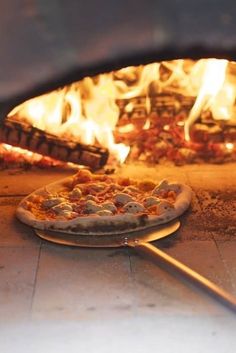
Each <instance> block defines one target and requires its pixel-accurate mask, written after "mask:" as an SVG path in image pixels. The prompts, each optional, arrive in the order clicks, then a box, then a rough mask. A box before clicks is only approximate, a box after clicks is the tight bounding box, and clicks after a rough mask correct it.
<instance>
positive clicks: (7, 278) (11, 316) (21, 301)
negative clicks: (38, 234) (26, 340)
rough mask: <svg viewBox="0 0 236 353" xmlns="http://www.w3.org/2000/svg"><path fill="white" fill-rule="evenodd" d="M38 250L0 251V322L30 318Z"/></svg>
mask: <svg viewBox="0 0 236 353" xmlns="http://www.w3.org/2000/svg"><path fill="white" fill-rule="evenodd" d="M38 254H39V248H19V247H16V248H6V247H5V248H0V322H1V323H3V322H4V323H6V322H8V321H13V322H16V321H18V320H20V321H22V320H26V319H29V317H30V309H31V303H32V296H33V291H34V282H35V276H36V269H37V265H38Z"/></svg>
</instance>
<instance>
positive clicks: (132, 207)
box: [124, 202, 145, 213]
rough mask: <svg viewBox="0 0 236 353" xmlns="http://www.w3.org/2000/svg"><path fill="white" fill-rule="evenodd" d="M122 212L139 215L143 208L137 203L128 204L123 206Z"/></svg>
mask: <svg viewBox="0 0 236 353" xmlns="http://www.w3.org/2000/svg"><path fill="white" fill-rule="evenodd" d="M124 211H125V212H126V213H139V212H144V211H145V208H144V207H143V205H142V204H141V203H139V202H128V203H127V204H126V205H125V206H124Z"/></svg>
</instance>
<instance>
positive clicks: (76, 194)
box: [69, 186, 82, 199]
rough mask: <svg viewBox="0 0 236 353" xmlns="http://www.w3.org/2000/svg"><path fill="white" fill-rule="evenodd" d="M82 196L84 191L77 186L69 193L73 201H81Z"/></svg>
mask: <svg viewBox="0 0 236 353" xmlns="http://www.w3.org/2000/svg"><path fill="white" fill-rule="evenodd" d="M81 196H82V191H81V190H80V188H79V187H77V186H76V187H75V188H74V189H73V190H72V191H71V192H69V197H70V198H72V199H80V198H81Z"/></svg>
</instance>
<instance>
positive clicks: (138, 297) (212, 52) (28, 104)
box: [0, 0, 236, 352]
mask: <svg viewBox="0 0 236 353" xmlns="http://www.w3.org/2000/svg"><path fill="white" fill-rule="evenodd" d="M0 10H1V11H0V16H1V21H0V45H1V53H0V65H1V73H0V122H1V124H0V169H1V171H0V178H1V186H0V210H1V214H2V220H1V224H0V233H1V234H2V235H1V238H0V274H1V272H2V273H3V281H2V282H1V283H2V284H1V283H0V298H2V302H4V303H5V304H4V305H2V304H0V313H2V314H1V315H2V317H3V316H4V317H8V319H7V320H6V321H7V322H8V321H9V322H11V324H12V323H13V324H18V322H19V321H21V322H22V319H24V320H25V323H26V326H27V325H28V324H29V322H30V325H31V324H32V326H33V327H34V325H35V322H36V321H37V320H42V322H46V323H47V324H48V321H47V320H48V319H52V320H57V319H60V320H62V322H63V324H66V322H67V323H68V322H69V321H70V322H71V320H72V321H76V320H77V321H78V322H79V325H80V324H81V322H82V321H81V320H85V321H86V325H87V324H88V326H89V325H90V324H91V325H95V324H94V323H95V322H96V320H97V319H98V318H101V317H103V320H104V322H105V323H107V322H108V321H109V320H115V321H114V322H115V323H114V322H113V323H112V324H111V325H110V324H109V323H108V325H105V326H106V329H108V331H109V333H110V334H113V332H114V327H115V326H116V320H120V317H123V318H125V320H126V321H127V322H129V320H130V322H131V321H132V325H134V327H136V329H137V330H138V328H137V322H138V321H135V320H136V318H137V319H138V320H139V319H141V322H146V323H147V325H148V323H156V322H157V320H164V321H163V322H165V325H169V324H170V322H173V319H174V320H176V321H175V322H177V326H178V325H179V327H183V328H184V330H186V327H190V326H191V325H189V322H190V321H191V320H192V322H193V323H194V320H195V319H196V317H197V318H198V319H199V318H200V321H201V318H202V317H203V316H205V317H207V318H208V321H209V327H208V326H207V325H206V326H207V327H206V331H205V336H204V334H203V333H202V331H201V330H200V329H199V327H200V328H201V325H199V324H198V328H197V329H196V327H195V326H194V324H193V327H194V328H195V332H190V331H191V330H190V331H189V335H190V336H191V335H192V336H191V337H193V338H194V337H197V335H199V342H200V339H201V337H202V336H203V337H205V338H204V339H205V341H206V342H208V344H206V346H205V347H202V346H201V344H200V343H199V342H198V348H199V347H200V346H201V351H202V352H205V351H206V352H207V350H204V349H205V348H207V349H208V351H209V349H214V350H215V352H218V350H217V349H218V347H221V348H222V347H224V344H225V342H226V341H227V342H230V344H231V345H230V348H229V349H228V350H227V352H232V351H233V350H230V349H231V348H232V345H233V335H232V327H233V325H234V323H232V320H231V319H232V318H231V316H230V315H231V313H229V312H225V311H224V309H223V308H222V307H220V305H218V303H214V302H213V301H211V299H209V300H208V299H206V298H205V297H204V295H203V294H202V293H200V292H198V291H197V290H196V288H195V291H194V290H193V288H192V287H189V285H188V284H186V286H185V285H183V284H182V282H181V281H179V279H178V277H175V276H174V277H171V278H172V279H170V277H169V275H168V274H166V273H165V272H162V270H160V269H159V268H156V267H155V266H154V265H152V264H149V263H148V262H145V260H144V259H140V258H138V257H137V256H135V255H134V252H133V251H132V249H131V250H130V249H129V250H124V251H123V250H118V251H114V250H109V249H106V250H104V251H103V250H101V251H98V250H94V249H93V250H91V249H87V250H82V249H76V250H72V249H71V248H60V247H59V246H58V247H57V246H56V245H48V244H47V243H46V242H44V241H41V240H39V239H37V238H36V236H35V234H34V233H33V231H32V230H31V229H29V228H28V227H26V226H24V225H22V224H20V223H19V222H18V221H17V220H16V219H15V216H14V212H15V208H16V206H17V204H18V203H19V202H20V200H21V198H22V197H23V196H25V195H27V194H29V193H30V192H32V191H33V190H35V189H37V188H39V187H40V186H43V185H45V184H47V183H49V182H52V181H54V180H58V179H60V178H62V177H64V176H65V175H70V174H72V173H74V172H75V171H76V170H77V169H78V168H81V167H82V168H84V167H86V168H89V169H91V170H92V171H97V172H99V173H118V174H120V175H125V176H130V177H138V178H149V177H150V178H154V179H155V178H156V179H158V180H159V179H162V178H165V177H167V178H170V179H172V180H177V181H180V182H184V183H187V184H189V185H190V186H191V188H192V189H193V200H192V204H191V207H190V210H188V211H187V212H186V213H185V214H184V215H183V216H182V217H181V227H180V229H179V230H178V231H177V232H176V233H175V235H174V236H173V237H172V238H170V239H169V240H168V239H167V240H162V241H160V242H159V245H160V247H161V248H162V249H164V250H165V251H166V252H168V253H170V254H174V255H175V256H176V257H177V258H179V259H180V260H182V261H184V262H186V263H187V264H189V265H190V266H191V267H194V268H195V269H196V270H197V271H199V272H201V273H203V274H204V275H205V276H206V277H209V278H210V279H211V280H212V281H213V282H216V283H217V284H218V285H219V286H221V287H224V288H225V289H226V290H228V291H229V292H231V293H234V294H235V293H236V292H235V286H236V276H235V273H236V272H235V268H236V262H235V256H234V253H235V249H236V245H235V244H236V243H235V236H236V182H235V180H236V168H235V162H236V24H235V20H234V19H235V17H236V6H235V2H234V1H231V0H228V1H226V2H221V1H220V0H216V1H213V0H212V1H210V0H208V1H203V0H198V1H195V2H193V1H186V0H176V1H170V0H166V1H159V0H158V1H154V0H147V1H132V0H126V1H123V0H121V1H115V0H111V1H107V0H101V1H99V2H95V1H90V0H88V1H86V2H84V1H76V0H71V1H63V0H52V1H50V2H49V1H48V2H47V1H43V0H41V1H40V0H29V1H17V0H14V1H8V2H6V1H5V2H2V3H1V4H0ZM1 229H2V230H1ZM16 249H17V251H16ZM29 249H30V251H28V250H29ZM12 254H14V256H15V258H16V260H15V264H14V263H13V262H12V260H11V259H12V256H13V255H12ZM107 263H108V264H109V266H107ZM114 264H115V265H114ZM55 265H56V267H55ZM77 265H78V267H79V268H80V270H79V271H81V272H79V273H80V275H79V278H80V283H77V284H76V285H75V282H76V278H77ZM108 267H109V268H108ZM9 268H10V270H8V269H9ZM56 268H59V271H56ZM91 273H92V276H91ZM105 273H106V274H105ZM90 276H91V277H90ZM155 276H157V277H158V276H159V279H160V281H159V282H158V279H157V280H156V282H155ZM115 279H116V281H117V282H115ZM124 282H125V283H128V284H127V285H126V284H125V285H124ZM22 283H23V284H22ZM114 283H116V284H114ZM117 283H118V284H117ZM97 288H99V290H97ZM107 288H108V289H107ZM112 288H113V289H112ZM183 288H184V289H183ZM105 289H106V290H105ZM77 293H79V298H80V299H81V300H77V299H78V298H77V296H76V295H77ZM85 293H87V294H86V295H85ZM94 293H96V297H95V299H94ZM156 295H157V297H156ZM65 298H66V299H65ZM111 298H112V300H111ZM155 298H157V299H156V300H155ZM199 298H200V299H199ZM177 308H179V309H177ZM167 314H168V315H167ZM166 315H167V316H166ZM11 316H12V318H11ZM186 316H187V317H188V320H187V321H188V323H187V321H186V320H185V319H186ZM163 317H165V318H164V319H163ZM166 317H167V318H166ZM219 317H220V318H221V319H222V318H223V321H222V322H220V323H219V322H217V323H215V319H216V318H219ZM117 318H118V319H117ZM130 318H131V319H130ZM30 320H32V321H30ZM35 320H36V321H35ZM106 320H107V321H106ZM133 320H134V321H135V323H133ZM142 320H143V321H142ZM168 320H169V321H168ZM189 320H190V321H189ZM78 322H77V324H78ZM158 322H159V321H158ZM160 322H161V321H160ZM9 325H10V324H9ZM135 325H136V326H135ZM181 325H182V326H181ZM108 326H109V327H108ZM7 327H8V326H7ZM9 327H10V326H9ZM48 327H49V328H48ZM166 327H167V326H166ZM95 328H96V325H95ZM228 328H229V331H227V329H228ZM51 329H52V326H50V325H49V326H47V330H49V331H48V332H50V330H51ZM17 330H18V331H17V334H18V337H20V336H21V328H19V329H18V328H17ZM33 330H34V333H33V337H35V338H36V337H37V328H35V327H34V328H33ZM212 330H213V331H212ZM220 330H222V331H221V332H222V334H221V337H220V338H219V336H217V333H218V331H219V332H220ZM95 331H96V330H95ZM167 331H168V330H166V331H165V330H163V331H162V335H163V337H164V338H165V339H167V338H168V340H170V341H171V338H170V337H169V333H168V332H167ZM96 332H98V331H96ZM212 332H216V334H215V333H214V334H213V333H212ZM228 332H230V334H228ZM215 335H216V337H215ZM85 336H86V334H85ZM87 336H88V335H87ZM154 336H155V334H154V330H153V328H151V327H150V332H149V336H147V337H149V338H150V337H151V338H153V337H154ZM213 336H214V337H213ZM9 337H10V330H8V329H6V328H5V338H6V339H5V343H4V344H5V346H4V347H6V349H5V351H4V352H13V351H14V352H15V351H16V347H15V346H14V345H13V344H12V343H11V342H10V339H9ZM45 337H46V336H45ZM163 337H162V338H163ZM209 337H210V338H209ZM212 337H213V338H214V339H215V341H214V340H213V339H212ZM87 338H88V337H87ZM136 338H137V336H136ZM162 338H161V339H160V341H159V342H161V343H160V344H161V348H163V347H164V340H163V339H162ZM36 339H37V338H36ZM81 339H82V340H83V337H82V338H81ZM143 339H144V341H145V338H143ZM60 340H61V338H59V339H58V342H59V341H60ZM138 340H139V338H138ZM134 341H136V339H134V336H133V334H132V333H129V334H128V336H127V339H125V343H126V347H129V349H131V342H132V344H133V343H134ZM37 342H38V344H39V346H40V344H42V342H40V341H39V340H38V341H37ZM145 342H146V341H145ZM171 342H172V341H171ZM24 343H25V341H24V340H22V342H21V343H20V344H22V347H23V345H24ZM173 343H174V342H173ZM74 344H75V347H77V346H76V344H77V343H74ZM175 344H176V345H177V347H181V344H180V342H178V340H176V341H175ZM216 344H217V345H218V346H216ZM129 345H130V346H129ZM105 346H106V342H105V343H104V342H103V343H101V349H100V350H99V347H96V348H97V351H104V349H103V348H104V347H105ZM118 346H119V342H118ZM118 346H117V347H118ZM141 346H142V342H141V341H140V345H139V347H141ZM40 347H41V346H40ZM42 347H43V345H42ZM94 347H95V346H93V347H92V346H91V347H89V348H88V350H89V351H91V352H92V351H93V349H94ZM142 347H143V346H142ZM172 347H173V346H172ZM209 347H211V348H209ZM47 348H48V347H47V346H44V347H43V349H44V351H46V350H47ZM113 348H114V347H113ZM188 348H189V349H190V346H189V347H188ZM7 349H9V350H7ZM11 349H12V350H11ZM189 349H188V350H189ZM191 349H193V352H194V351H195V350H194V349H195V348H194V347H193V345H191ZM143 351H145V347H144V349H143ZM162 351H163V352H164V351H165V350H163V349H162ZM167 351H168V352H170V350H166V352H167ZM181 351H183V352H184V349H182V350H181ZM221 351H222V350H221ZM196 352H197V351H196Z"/></svg>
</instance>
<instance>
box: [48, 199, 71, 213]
mask: <svg viewBox="0 0 236 353" xmlns="http://www.w3.org/2000/svg"><path fill="white" fill-rule="evenodd" d="M52 210H53V211H54V212H55V213H57V214H62V213H63V212H64V211H73V207H72V205H70V204H69V203H67V202H62V203H59V204H58V205H56V206H53V207H52Z"/></svg>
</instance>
